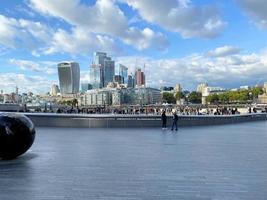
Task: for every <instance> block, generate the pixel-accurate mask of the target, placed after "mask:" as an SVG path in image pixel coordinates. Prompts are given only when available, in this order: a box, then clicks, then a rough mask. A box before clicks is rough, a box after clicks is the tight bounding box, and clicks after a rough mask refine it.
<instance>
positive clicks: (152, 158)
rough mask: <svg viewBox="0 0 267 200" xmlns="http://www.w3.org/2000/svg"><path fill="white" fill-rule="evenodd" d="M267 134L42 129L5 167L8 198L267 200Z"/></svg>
mask: <svg viewBox="0 0 267 200" xmlns="http://www.w3.org/2000/svg"><path fill="white" fill-rule="evenodd" d="M266 128H267V122H266V121H264V122H252V123H244V124H235V125H225V126H211V127H196V128H192V127H191V128H181V129H179V131H178V132H171V131H169V130H166V131H162V130H161V129H150V128H146V129H123V128H122V129H83V128H79V129H77V128H37V134H36V141H35V143H34V145H33V147H32V148H31V149H30V151H28V152H27V153H26V154H24V155H23V156H21V157H19V158H17V159H15V160H10V161H0V191H1V192H0V199H1V200H10V199H12V200H17V199H18V200H21V199H27V200H31V199H32V200H38V199H56V200H61V199H75V200H77V199H116V200H117V199H175V200H176V199H265V198H266V196H267V190H266V183H267V133H266Z"/></svg>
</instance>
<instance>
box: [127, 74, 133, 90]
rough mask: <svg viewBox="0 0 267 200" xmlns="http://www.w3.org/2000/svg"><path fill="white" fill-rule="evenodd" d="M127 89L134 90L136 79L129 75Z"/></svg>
mask: <svg viewBox="0 0 267 200" xmlns="http://www.w3.org/2000/svg"><path fill="white" fill-rule="evenodd" d="M127 87H128V88H134V78H133V76H132V75H128V83H127Z"/></svg>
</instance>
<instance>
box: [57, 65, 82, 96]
mask: <svg viewBox="0 0 267 200" xmlns="http://www.w3.org/2000/svg"><path fill="white" fill-rule="evenodd" d="M58 77H59V85H60V91H61V94H62V95H64V94H77V93H78V92H79V87H80V66H79V64H78V63H76V62H61V63H59V64H58Z"/></svg>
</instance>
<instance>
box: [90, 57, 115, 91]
mask: <svg viewBox="0 0 267 200" xmlns="http://www.w3.org/2000/svg"><path fill="white" fill-rule="evenodd" d="M114 75H115V62H114V61H113V60H112V59H111V58H110V57H108V56H107V54H106V53H103V52H95V53H94V57H93V63H92V65H91V68H90V83H91V84H92V86H93V88H94V89H98V88H103V87H106V86H107V85H108V83H109V82H112V81H113V76H114Z"/></svg>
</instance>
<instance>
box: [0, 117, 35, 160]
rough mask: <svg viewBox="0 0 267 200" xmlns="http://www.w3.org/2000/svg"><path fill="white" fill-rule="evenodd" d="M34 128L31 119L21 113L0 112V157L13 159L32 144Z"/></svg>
mask: <svg viewBox="0 0 267 200" xmlns="http://www.w3.org/2000/svg"><path fill="white" fill-rule="evenodd" d="M34 138H35V129H34V124H33V123H32V121H31V120H30V119H29V118H28V117H26V116H24V115H22V114H13V113H0V158H2V159H13V158H16V157H18V156H19V155H21V154H23V153H25V152H26V151H27V150H28V149H29V148H30V147H31V146H32V144H33V141H34Z"/></svg>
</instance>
